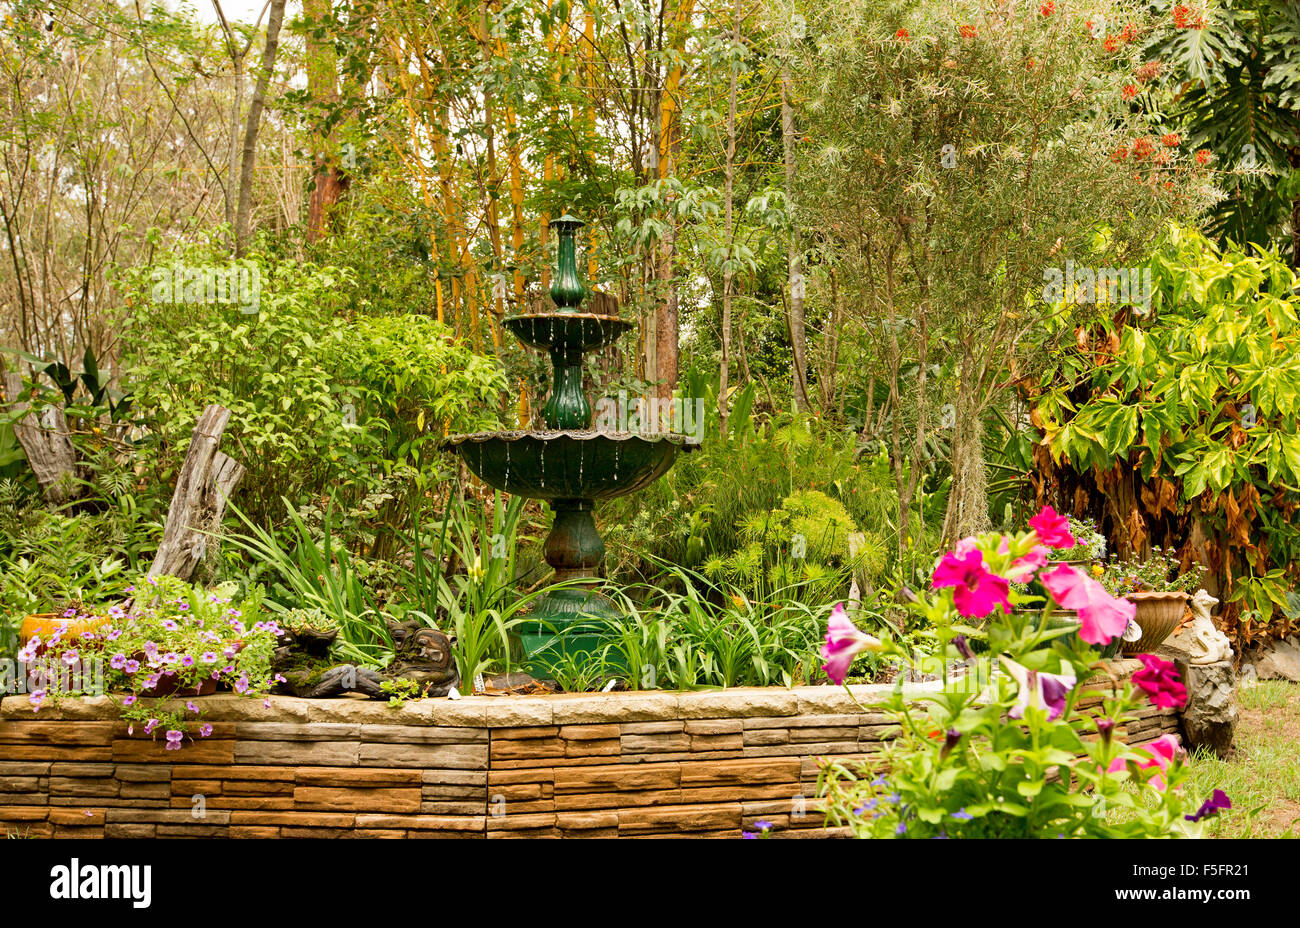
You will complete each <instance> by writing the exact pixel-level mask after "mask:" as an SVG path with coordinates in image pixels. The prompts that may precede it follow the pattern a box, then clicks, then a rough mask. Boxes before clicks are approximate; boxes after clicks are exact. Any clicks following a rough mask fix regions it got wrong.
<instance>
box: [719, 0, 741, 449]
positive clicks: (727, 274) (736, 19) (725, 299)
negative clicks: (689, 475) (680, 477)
mask: <svg viewBox="0 0 1300 928" xmlns="http://www.w3.org/2000/svg"><path fill="white" fill-rule="evenodd" d="M731 40H732V41H733V42H735V43H736V44H737V45H739V44H740V0H733V2H732V4H731ZM730 70H731V77H730V79H729V81H728V83H727V164H726V171H725V183H724V187H725V189H724V192H723V193H724V196H723V199H724V209H725V211H726V223H727V226H726V246H727V250H726V258H725V263H724V264H723V267H722V338H721V340H722V366H721V370H720V371H719V374H718V421H719V423H720V424H721V427H722V434H723V435H726V434H727V368H728V366H729V365H730V364H731V291H732V285H733V282H734V281H735V277H736V272H735V270H734V269H733V267H734V265H733V263H732V261H733V257H734V256H733V254H732V249H733V248H734V247H735V243H736V221H735V203H734V202H733V201H734V200H735V185H736V65H735V64H734V63H733V64H732V65H731V66H730Z"/></svg>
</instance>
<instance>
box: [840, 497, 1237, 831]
mask: <svg viewBox="0 0 1300 928" xmlns="http://www.w3.org/2000/svg"><path fill="white" fill-rule="evenodd" d="M1030 521H1031V526H1032V530H1031V531H1028V532H1020V533H1018V534H1014V535H1002V534H998V533H989V534H985V535H980V536H978V537H972V538H966V539H964V540H962V541H961V542H960V543H959V544H958V545H957V546H956V547H955V548H954V550H952V551H949V552H947V553H946V554H945V555H944V556H943V558H942V559H941V560H940V562H939V564H938V566H937V567H936V569H935V571H934V574H933V578H932V586H933V591H932V592H931V593H930V594H929V595H926V596H921V597H918V599H917V602H916V604H915V606H914V608H916V609H917V610H918V611H920V612H921V613H923V614H924V615H925V617H926V618H927V619H928V620H929V621H930V623H931V625H932V626H933V628H934V629H935V633H936V635H937V637H938V638H939V648H938V653H939V655H942V657H943V658H944V660H943V662H942V663H943V665H944V666H943V667H942V668H941V670H942V677H943V678H942V680H941V681H937V682H935V683H932V684H920V685H919V686H918V687H912V688H909V689H908V690H907V691H905V690H904V687H903V685H902V684H901V683H900V685H899V686H897V687H896V688H895V690H894V693H893V695H892V697H891V699H890V700H889V701H888V702H887V703H886V704H885V705H884V706H883V709H884V710H885V711H886V712H888V713H889V714H890V715H892V716H893V718H894V719H895V720H896V721H897V723H898V726H899V731H898V734H897V736H896V738H895V739H894V740H893V741H891V742H889V743H888V744H887V745H886V747H885V748H884V750H883V751H882V752H881V754H879V755H877V756H876V757H875V758H873V759H872V760H871V761H870V762H868V763H867V764H866V765H865V766H856V765H852V764H845V763H828V764H827V765H826V766H825V767H824V768H823V771H822V775H821V779H820V792H821V794H822V795H824V797H825V799H826V803H827V816H828V821H829V823H831V824H835V825H847V826H849V827H850V828H851V829H852V830H853V832H854V834H855V835H858V836H860V837H913V838H920V837H930V838H944V837H1045V838H1057V837H1149V836H1176V835H1187V834H1196V833H1197V831H1198V830H1199V828H1200V827H1202V824H1201V823H1203V822H1204V821H1205V820H1207V819H1208V818H1209V817H1211V816H1213V815H1215V814H1217V813H1218V811H1220V810H1221V809H1225V808H1228V807H1229V806H1230V803H1228V800H1227V797H1226V796H1221V795H1219V794H1216V797H1214V798H1213V799H1212V800H1210V801H1207V802H1206V803H1205V804H1203V805H1202V804H1200V802H1199V799H1198V798H1194V797H1191V796H1187V795H1184V790H1185V787H1184V783H1185V781H1186V779H1187V769H1186V767H1185V765H1184V764H1183V763H1182V762H1181V755H1182V749H1181V747H1180V746H1179V744H1178V741H1177V739H1176V738H1174V736H1172V735H1164V736H1162V737H1160V738H1158V739H1156V740H1155V741H1153V742H1150V743H1148V744H1143V745H1129V744H1127V743H1126V742H1125V740H1124V739H1123V737H1121V735H1122V734H1123V731H1124V727H1125V726H1126V725H1127V724H1129V723H1131V722H1134V721H1136V720H1137V718H1138V714H1139V713H1142V714H1143V715H1148V714H1150V711H1149V710H1150V708H1151V706H1154V707H1156V708H1165V707H1169V706H1181V705H1182V704H1184V703H1185V702H1186V698H1187V694H1186V690H1185V689H1184V688H1183V686H1182V684H1181V682H1180V681H1179V680H1178V675H1177V673H1176V671H1175V669H1174V666H1173V664H1171V663H1170V662H1168V661H1165V660H1163V659H1161V658H1159V657H1155V656H1153V655H1143V657H1142V663H1143V669H1142V670H1141V671H1139V672H1138V673H1136V674H1134V675H1133V677H1132V679H1131V681H1130V682H1126V683H1123V684H1120V683H1119V682H1118V681H1117V680H1116V679H1115V678H1114V677H1113V676H1111V673H1110V671H1109V669H1108V667H1107V665H1106V664H1104V663H1103V662H1101V661H1100V660H1099V657H1100V653H1101V647H1102V646H1104V645H1106V644H1108V643H1110V642H1111V641H1112V640H1113V639H1114V638H1115V637H1116V636H1118V635H1120V634H1122V633H1123V631H1124V629H1125V628H1126V627H1127V625H1128V622H1129V620H1130V619H1131V618H1132V616H1133V612H1134V606H1133V604H1132V603H1130V602H1127V601H1126V600H1123V599H1117V598H1115V597H1113V596H1111V595H1110V594H1109V593H1107V592H1106V590H1105V589H1103V588H1102V586H1101V584H1099V583H1098V582H1097V581H1096V580H1095V579H1093V578H1092V577H1090V576H1088V575H1087V573H1085V572H1083V571H1080V570H1076V569H1075V568H1073V567H1070V566H1069V565H1066V564H1049V563H1048V554H1049V550H1050V549H1052V548H1056V549H1060V548H1067V547H1071V546H1073V545H1074V539H1073V537H1072V535H1071V533H1070V530H1069V527H1068V524H1067V523H1066V521H1065V519H1064V518H1063V517H1060V516H1057V515H1056V514H1055V513H1054V512H1052V511H1051V509H1045V510H1044V511H1043V512H1041V513H1039V515H1037V516H1035V517H1034V518H1033V519H1032V520H1030ZM1031 579H1036V580H1037V581H1039V583H1041V585H1042V587H1043V588H1044V589H1046V591H1047V592H1048V594H1049V595H1048V597H1047V598H1046V599H1044V597H1041V596H1033V595H1031V594H1030V593H1028V592H1026V591H1025V590H1024V587H1023V586H1021V584H1024V583H1026V582H1028V581H1029V580H1031ZM1035 606H1038V607H1041V608H1032V607H1035ZM1027 607H1031V608H1027ZM1058 608H1059V609H1062V610H1073V615H1068V614H1062V613H1060V612H1058ZM976 637H979V638H982V639H983V640H984V642H985V643H986V645H987V648H986V650H985V651H984V652H983V653H982V654H981V655H978V656H977V655H976V654H975V653H974V649H972V648H971V646H970V640H971V639H972V638H976ZM867 650H870V651H875V652H878V653H882V654H887V655H890V656H892V657H894V658H896V659H898V660H899V661H900V662H902V663H903V664H904V665H907V666H911V667H913V668H914V669H920V670H929V671H933V670H934V669H935V668H934V667H929V666H923V665H924V664H925V660H924V659H922V658H918V657H916V656H914V655H913V654H912V653H910V652H909V651H908V650H907V649H905V648H903V647H901V646H900V645H898V644H897V643H895V642H893V641H891V640H889V639H888V638H885V639H881V638H876V637H874V636H871V635H867V634H865V633H863V632H861V631H859V630H858V629H856V628H854V627H853V624H852V622H850V621H849V619H848V617H847V616H846V615H845V613H844V611H843V610H842V609H841V608H838V607H837V609H836V611H835V613H834V614H833V615H832V618H831V622H830V626H829V631H828V634H827V638H826V644H825V647H824V648H823V656H824V658H825V659H826V665H825V670H826V672H827V674H828V675H830V676H831V678H832V679H834V680H836V682H842V681H843V680H844V677H845V674H846V673H847V671H848V666H849V664H850V663H851V662H852V660H853V658H854V657H855V656H856V655H857V654H858V653H861V652H863V651H867ZM953 659H959V660H963V659H964V673H960V674H952V673H950V672H949V671H948V663H949V661H951V660H953ZM1089 677H1093V678H1094V679H1095V680H1096V681H1097V682H1096V683H1094V684H1089V685H1086V686H1085V685H1082V684H1084V682H1085V681H1086V680H1088V678H1089ZM881 708H882V707H872V709H871V710H869V711H880V709H881ZM1144 710H1146V711H1144ZM864 711H866V710H865V709H864ZM1190 810H1196V811H1194V812H1190ZM1189 812H1190V814H1189Z"/></svg>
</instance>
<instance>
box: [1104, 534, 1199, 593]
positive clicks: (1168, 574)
mask: <svg viewBox="0 0 1300 928" xmlns="http://www.w3.org/2000/svg"><path fill="white" fill-rule="evenodd" d="M1204 578H1205V571H1204V570H1203V569H1202V568H1201V567H1199V566H1197V567H1193V568H1192V569H1191V570H1187V571H1184V570H1183V569H1182V564H1181V562H1180V561H1179V560H1178V558H1176V557H1173V556H1171V555H1169V554H1166V553H1165V552H1164V551H1162V550H1161V549H1160V548H1159V547H1158V546H1157V547H1154V548H1152V549H1151V555H1150V556H1149V557H1147V558H1146V560H1142V561H1138V560H1133V561H1119V560H1115V559H1114V558H1112V559H1111V560H1109V561H1107V562H1106V566H1105V568H1104V570H1103V571H1102V572H1101V573H1100V575H1099V576H1098V579H1099V580H1100V581H1101V585H1102V586H1104V587H1105V588H1106V589H1107V591H1109V592H1110V593H1111V594H1113V595H1115V596H1124V595H1125V594H1127V593H1140V592H1142V591H1144V590H1156V591H1159V592H1170V593H1172V592H1183V593H1194V592H1196V591H1197V590H1199V589H1200V588H1201V582H1202V580H1204Z"/></svg>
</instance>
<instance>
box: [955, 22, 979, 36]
mask: <svg viewBox="0 0 1300 928" xmlns="http://www.w3.org/2000/svg"><path fill="white" fill-rule="evenodd" d="M957 32H958V33H960V34H961V37H962V38H963V39H973V38H975V36H977V35H979V34H980V33H979V30H978V29H976V28H975V27H974V26H971V25H968V24H966V23H963V24H962V25H961V26H959V27H958V29H957Z"/></svg>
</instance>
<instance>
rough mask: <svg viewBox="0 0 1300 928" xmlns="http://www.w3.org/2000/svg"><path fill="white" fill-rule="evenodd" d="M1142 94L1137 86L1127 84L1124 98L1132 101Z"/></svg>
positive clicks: (1123, 94)
mask: <svg viewBox="0 0 1300 928" xmlns="http://www.w3.org/2000/svg"><path fill="white" fill-rule="evenodd" d="M1141 92H1142V91H1141V90H1140V89H1139V88H1138V85H1137V84H1125V85H1124V90H1123V93H1122V96H1123V97H1124V99H1125V100H1132V99H1133V98H1134V97H1136V96H1137V95H1138V94H1139V93H1141Z"/></svg>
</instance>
